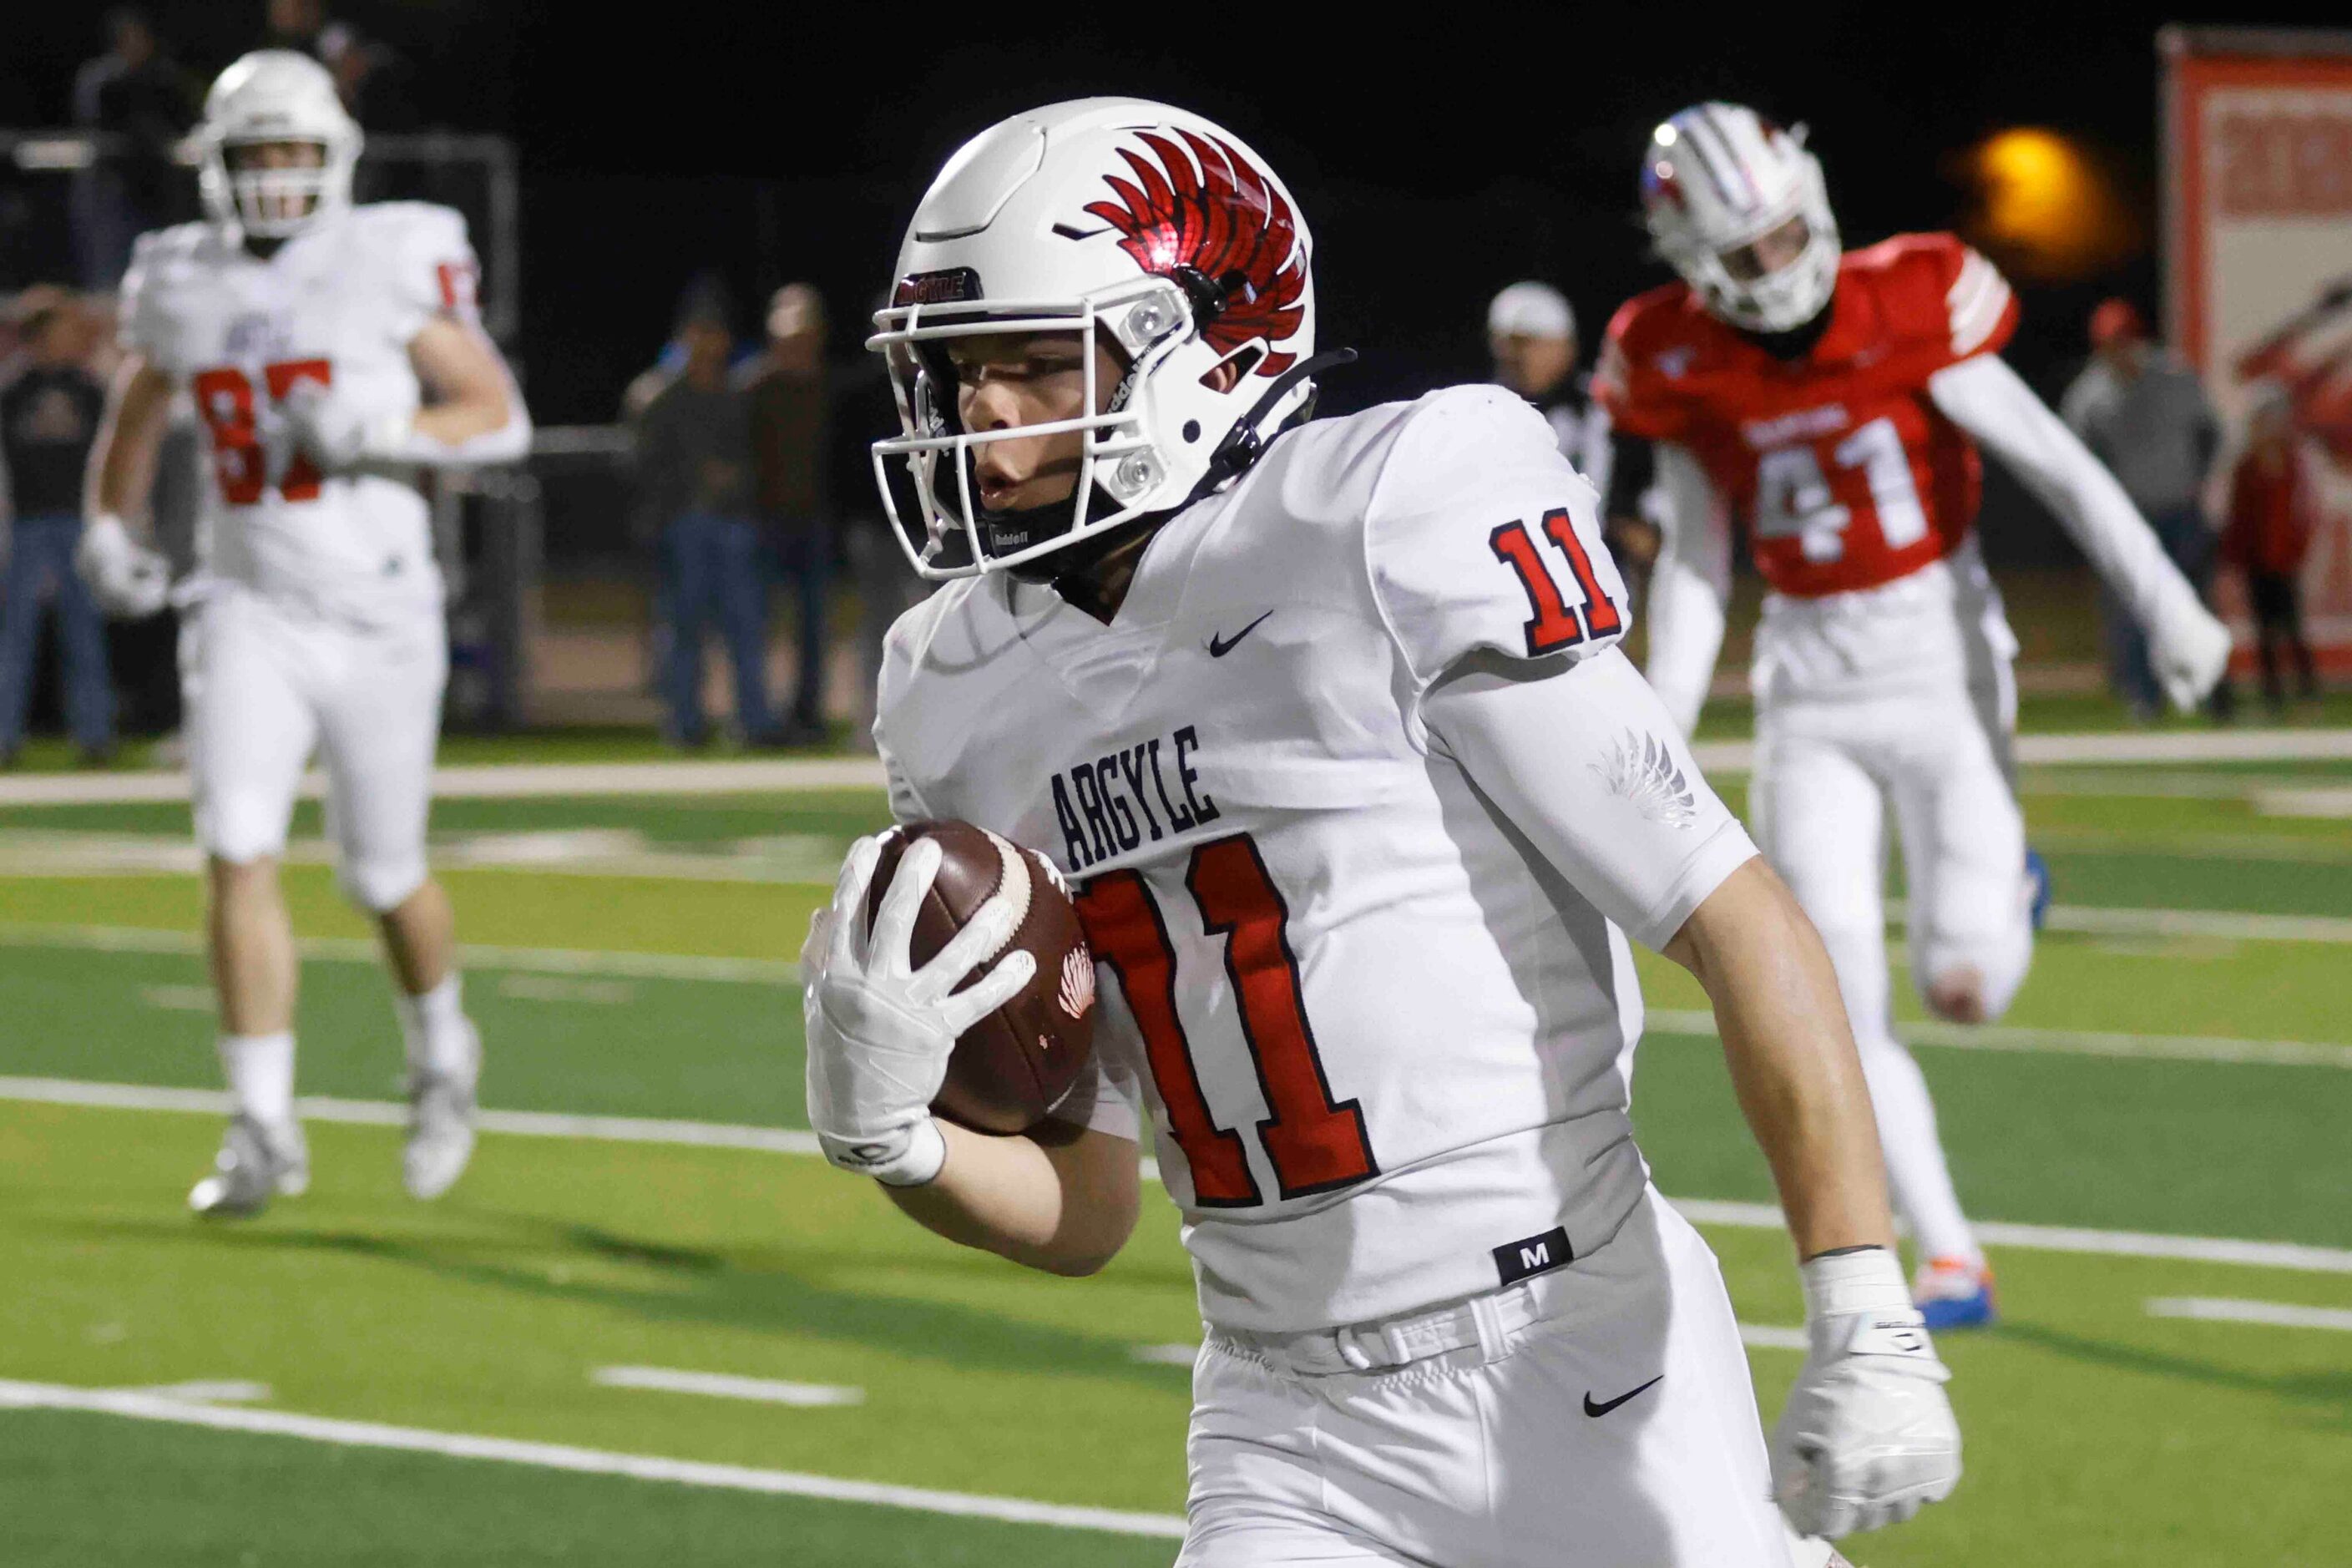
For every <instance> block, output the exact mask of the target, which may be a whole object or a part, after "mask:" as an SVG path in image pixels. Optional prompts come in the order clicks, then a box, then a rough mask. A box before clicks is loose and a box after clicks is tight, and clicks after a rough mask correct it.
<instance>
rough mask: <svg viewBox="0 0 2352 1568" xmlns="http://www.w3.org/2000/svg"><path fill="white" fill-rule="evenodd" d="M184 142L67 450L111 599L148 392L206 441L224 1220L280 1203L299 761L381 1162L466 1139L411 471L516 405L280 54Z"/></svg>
mask: <svg viewBox="0 0 2352 1568" xmlns="http://www.w3.org/2000/svg"><path fill="white" fill-rule="evenodd" d="M200 134H201V135H202V137H203V143H204V149H205V154H204V158H205V161H204V166H203V172H202V184H203V193H204V197H205V206H206V209H207V211H208V212H209V214H210V216H209V218H208V219H207V221H205V222H202V223H192V224H184V225H181V226H178V227H175V228H167V229H162V230H159V231H157V232H155V233H153V234H150V235H146V236H143V237H142V238H141V239H140V241H139V243H138V247H137V250H136V251H135V253H134V255H133V257H132V260H131V271H130V273H129V275H128V276H126V277H125V278H124V279H123V288H122V314H123V321H122V337H123V347H124V349H125V351H126V353H127V356H128V357H127V359H126V361H125V363H124V364H123V366H122V369H121V374H120V377H119V379H118V380H117V382H116V384H115V389H114V396H113V403H112V406H111V409H110V415H109V420H108V426H107V428H106V430H105V432H104V433H103V434H102V435H101V437H100V441H99V445H98V447H97V449H96V450H95V451H94V452H93V453H92V455H91V459H90V496H89V511H90V514H91V517H92V521H91V523H90V525H89V531H88V534H87V536H86V538H85V540H84V542H83V546H82V550H81V554H80V566H81V570H82V573H83V574H84V575H85V576H86V577H87V578H89V581H90V583H91V585H92V586H93V587H94V588H95V589H96V590H97V592H98V594H99V595H100V598H101V599H102V600H104V601H105V602H106V603H107V604H108V605H109V606H110V608H111V609H113V610H114V611H115V612H116V613H118V614H124V615H141V614H152V613H153V612H154V611H155V610H156V609H157V608H159V607H160V606H161V605H162V603H163V597H164V593H165V587H166V584H165V583H164V572H163V564H162V563H161V561H160V559H159V558H157V557H156V556H155V555H154V553H153V552H152V551H151V550H149V549H147V548H146V547H145V546H143V545H142V544H140V543H138V542H134V540H133V539H132V537H131V531H130V528H129V525H128V524H127V523H126V521H125V519H127V518H129V517H131V516H132V515H133V514H134V513H135V512H136V511H138V510H140V509H141V508H142V505H143V502H144V499H145V494H146V489H147V485H148V482H149V479H150V478H151V476H152V470H153V464H154V458H155V453H156V449H157V446H158V444H159V442H160V441H161V439H162V437H163V431H164V426H165V425H166V423H167V421H168V420H169V418H170V414H171V408H172V405H173V401H174V399H176V398H178V397H180V396H182V395H187V396H189V397H191V398H192V399H193V400H194V405H195V411H196V414H197V416H199V417H200V418H201V419H202V420H203V422H204V424H205V428H206V431H207V432H208V435H209V437H210V448H211V449H210V454H209V456H210V469H211V472H210V475H209V479H208V483H207V484H206V487H205V504H204V511H203V518H202V525H201V530H200V533H199V551H198V556H199V565H198V569H197V573H196V574H195V576H194V578H193V579H191V581H190V582H189V583H188V584H184V586H183V588H182V590H181V594H180V597H181V599H182V601H183V602H184V605H185V606H186V616H187V618H186V621H185V624H184V627H183V631H182V647H181V670H182V687H183V691H184V696H185V700H186V712H187V740H188V765H189V771H190V773H191V775H192V778H193V784H194V804H195V825H196V836H197V837H198V839H199V840H200V841H201V842H202V844H203V846H204V848H205V853H206V856H207V887H208V892H209V912H208V917H207V918H208V929H209V936H210V939H211V950H212V965H213V980H214V985H215V990H216V992H217V994H218V999H219V1009H220V1042H219V1043H220V1057H221V1066H222V1068H223V1069H224V1070H225V1072H226V1075H227V1078H228V1082H229V1088H230V1090H231V1092H232V1094H233V1096H234V1098H235V1100H236V1112H235V1115H234V1117H233V1119H232V1120H231V1121H230V1123H229V1127H228V1131H227V1134H226V1137H225V1138H224V1140H223V1142H222V1144H221V1151H220V1157H219V1159H218V1161H217V1162H216V1164H215V1169H214V1171H213V1172H212V1173H211V1174H209V1175H207V1176H206V1177H205V1179H204V1180H202V1181H201V1182H199V1183H198V1184H196V1186H195V1189H194V1192H192V1193H191V1194H189V1202H190V1204H191V1205H193V1206H194V1208H195V1210H196V1211H197V1212H198V1213H200V1214H209V1215H243V1214H251V1213H254V1212H256V1211H257V1210H259V1209H260V1208H261V1207H263V1206H264V1205H266V1204H268V1201H269V1199H270V1198H271V1196H272V1195H273V1194H278V1193H285V1194H295V1193H299V1192H300V1191H301V1190H302V1189H303V1187H304V1185H305V1184H307V1182H308V1180H309V1157H308V1154H307V1152H306V1149H305V1146H304V1143H303V1139H302V1133H301V1129H300V1127H299V1125H298V1124H297V1122H296V1121H295V1119H294V1111H293V1089H294V1036H293V1022H294V989H295V955H294V942H293V931H292V928H291V927H290V925H289V921H288V919H287V914H286V909H285V905H284V903H283V902H282V901H281V900H280V898H279V893H278V858H279V856H280V855H281V854H282V853H283V851H284V849H285V846H286V831H287V823H288V819H289V816H290V815H291V813H292V810H293V805H294V797H295V792H296V788H297V785H298V784H299V780H300V776H301V773H302V769H303V766H304V765H305V763H307V762H308V761H309V760H310V755H311V753H312V752H313V751H314V750H315V751H317V752H319V753H320V755H321V757H322V758H323V760H324V763H325V765H326V770H327V775H328V781H329V795H328V819H329V822H330V825H331V829H332V833H333V837H334V838H335V841H336V847H337V857H338V858H337V870H338V874H339V879H340V880H341V886H342V889H343V891H344V892H345V893H346V894H347V895H348V896H349V897H350V898H351V899H352V900H353V901H354V902H356V903H357V904H358V905H359V906H360V907H361V908H362V909H364V910H367V911H368V912H369V913H371V914H372V915H373V916H374V917H375V918H376V920H377V921H378V922H379V924H380V925H381V928H382V930H383V941H384V952H385V955H386V957H387V959H388V961H389V963H390V966H391V970H392V974H393V979H394V982H395V984H397V985H398V987H399V992H400V995H399V999H398V1000H399V1009H400V1017H401V1025H402V1029H403V1033H404V1037H405V1039H406V1043H407V1054H408V1063H409V1100H410V1107H411V1120H410V1128H409V1137H408V1142H407V1147H406V1152H405V1156H404V1169H403V1174H404V1179H405V1181H406V1184H407V1186H408V1190H409V1191H410V1192H411V1193H413V1194H415V1195H416V1196H418V1197H420V1198H430V1197H436V1196H438V1195H439V1194H442V1193H443V1192H445V1191H446V1190H447V1189H448V1187H449V1185H450V1184H451V1183H453V1182H455V1181H456V1180H457V1176H458V1174H459V1173H461V1172H462V1171H463V1170H464V1169H465V1165H466V1162H467V1158H468V1157H469V1156H470V1154H471V1152H472V1150H473V1141H474V1133H473V1108H474V1089H475V1083H476V1079H477V1078H478V1074H479V1070H480V1064H481V1045H480V1039H479V1037H478V1035H477V1033H476V1032H475V1029H474V1026H473V1025H472V1023H471V1022H469V1021H468V1020H467V1016H466V1014H465V1010H464V1007H463V1005H462V1003H461V1001H460V998H459V994H458V977H457V971H456V969H455V967H454V965H453V947H452V936H451V921H450V912H449V903H448V900H447V898H446V896H445V895H444V894H443V892H442V890H441V889H440V887H439V885H438V884H436V882H435V881H434V880H433V879H432V878H431V876H430V875H429V874H428V873H427V871H426V868H425V815H426V810H427V806H428V805H429V791H430V788H431V780H432V770H433V752H434V743H435V741H436V736H437V734H438V732H439V728H440V708H441V691H442V685H443V681H444V677H445V675H446V661H447V648H446V636H445V631H444V626H443V620H442V613H441V582H440V577H439V574H438V572H437V570H436V566H435V563H434V559H433V544H432V537H431V531H430V525H429V519H428V516H427V513H426V508H425V500H424V498H423V497H422V496H421V495H420V494H419V493H418V491H417V488H416V475H417V470H418V469H420V468H452V467H461V466H466V465H471V464H482V463H497V462H506V461H510V460H512V459H513V458H518V457H520V456H521V455H522V454H523V452H524V451H525V450H526V449H527V448H528V447H529V444H530V418H529V416H528V415H527V414H526V413H525V412H524V409H523V405H522V398H521V396H520V394H519V392H518V391H517V389H516V387H515V384H514V381H513V378H512V377H511V376H510V375H509V374H508V371H507V368H506V365H505V363H504V362H503V361H502V360H500V358H499V353H498V351H497V349H496V348H494V347H493V346H492V345H491V343H490V342H489V340H488V338H487V337H486V336H485V335H484V334H483V332H482V331H481V330H480V328H479V326H478V324H477V321H476V319H475V313H474V281H475V275H476V268H475V262H474V255H473V250H472V248H471V247H470V246H469V245H468V244H467V239H466V226H465V220H464V219H463V218H461V217H460V216H458V215H457V214H456V213H454V212H452V211H450V210H448V209H447V208H446V207H438V206H427V205H423V204H419V203H408V202H388V203H383V204H378V205H367V206H354V205H352V201H351V181H352V163H353V162H354V161H355V160H356V159H357V157H358V156H359V151H360V132H359V127H358V126H357V125H356V124H354V123H353V122H352V119H351V117H350V116H349V115H348V114H346V113H345V112H344V110H343V108H342V105H341V103H340V102H339V101H338V100H337V99H336V96H335V88H334V83H333V81H332V79H331V78H330V77H329V76H328V75H327V73H326V71H325V70H324V69H323V68H321V67H320V65H319V64H318V63H317V62H316V61H314V60H311V59H310V58H307V57H305V56H301V55H297V54H291V53H288V52H284V51H278V50H266V51H262V52H260V53H256V54H251V55H247V56H246V57H245V58H242V59H240V60H238V61H236V63H235V64H234V65H232V66H230V67H229V68H228V69H227V70H226V71H224V72H222V73H221V77H220V79H219V80H218V81H217V82H215V84H214V86H213V89H212V91H211V94H210V95H209V97H208V98H207V99H206V100H205V120H204V124H203V126H202V128H201V132H200Z"/></svg>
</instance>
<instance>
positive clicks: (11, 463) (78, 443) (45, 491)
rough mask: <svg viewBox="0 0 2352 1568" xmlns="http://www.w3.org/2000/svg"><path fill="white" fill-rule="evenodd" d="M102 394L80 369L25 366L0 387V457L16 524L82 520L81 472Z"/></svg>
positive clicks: (93, 379) (103, 402)
mask: <svg viewBox="0 0 2352 1568" xmlns="http://www.w3.org/2000/svg"><path fill="white" fill-rule="evenodd" d="M105 407H106V389H105V388H104V387H102V386H100V384H98V381H97V378H96V377H94V376H92V375H91V374H89V372H88V371H86V370H84V369H82V368H81V367H80V366H79V365H27V366H26V368H25V369H24V370H23V371H21V372H19V373H18V374H17V375H16V378H15V379H14V380H12V381H10V382H9V383H8V384H6V385H5V386H0V457H5V462H6V466H7V487H8V508H9V510H10V512H11V513H12V514H13V515H15V516H16V517H19V518H26V517H51V516H56V517H79V516H80V515H81V484H82V469H83V467H84V466H85V465H86V464H87V463H88V462H89V448H90V443H91V442H92V441H94V440H95V439H96V438H97V436H98V422H99V417H100V415H101V414H102V413H103V412H104V410H105Z"/></svg>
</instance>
